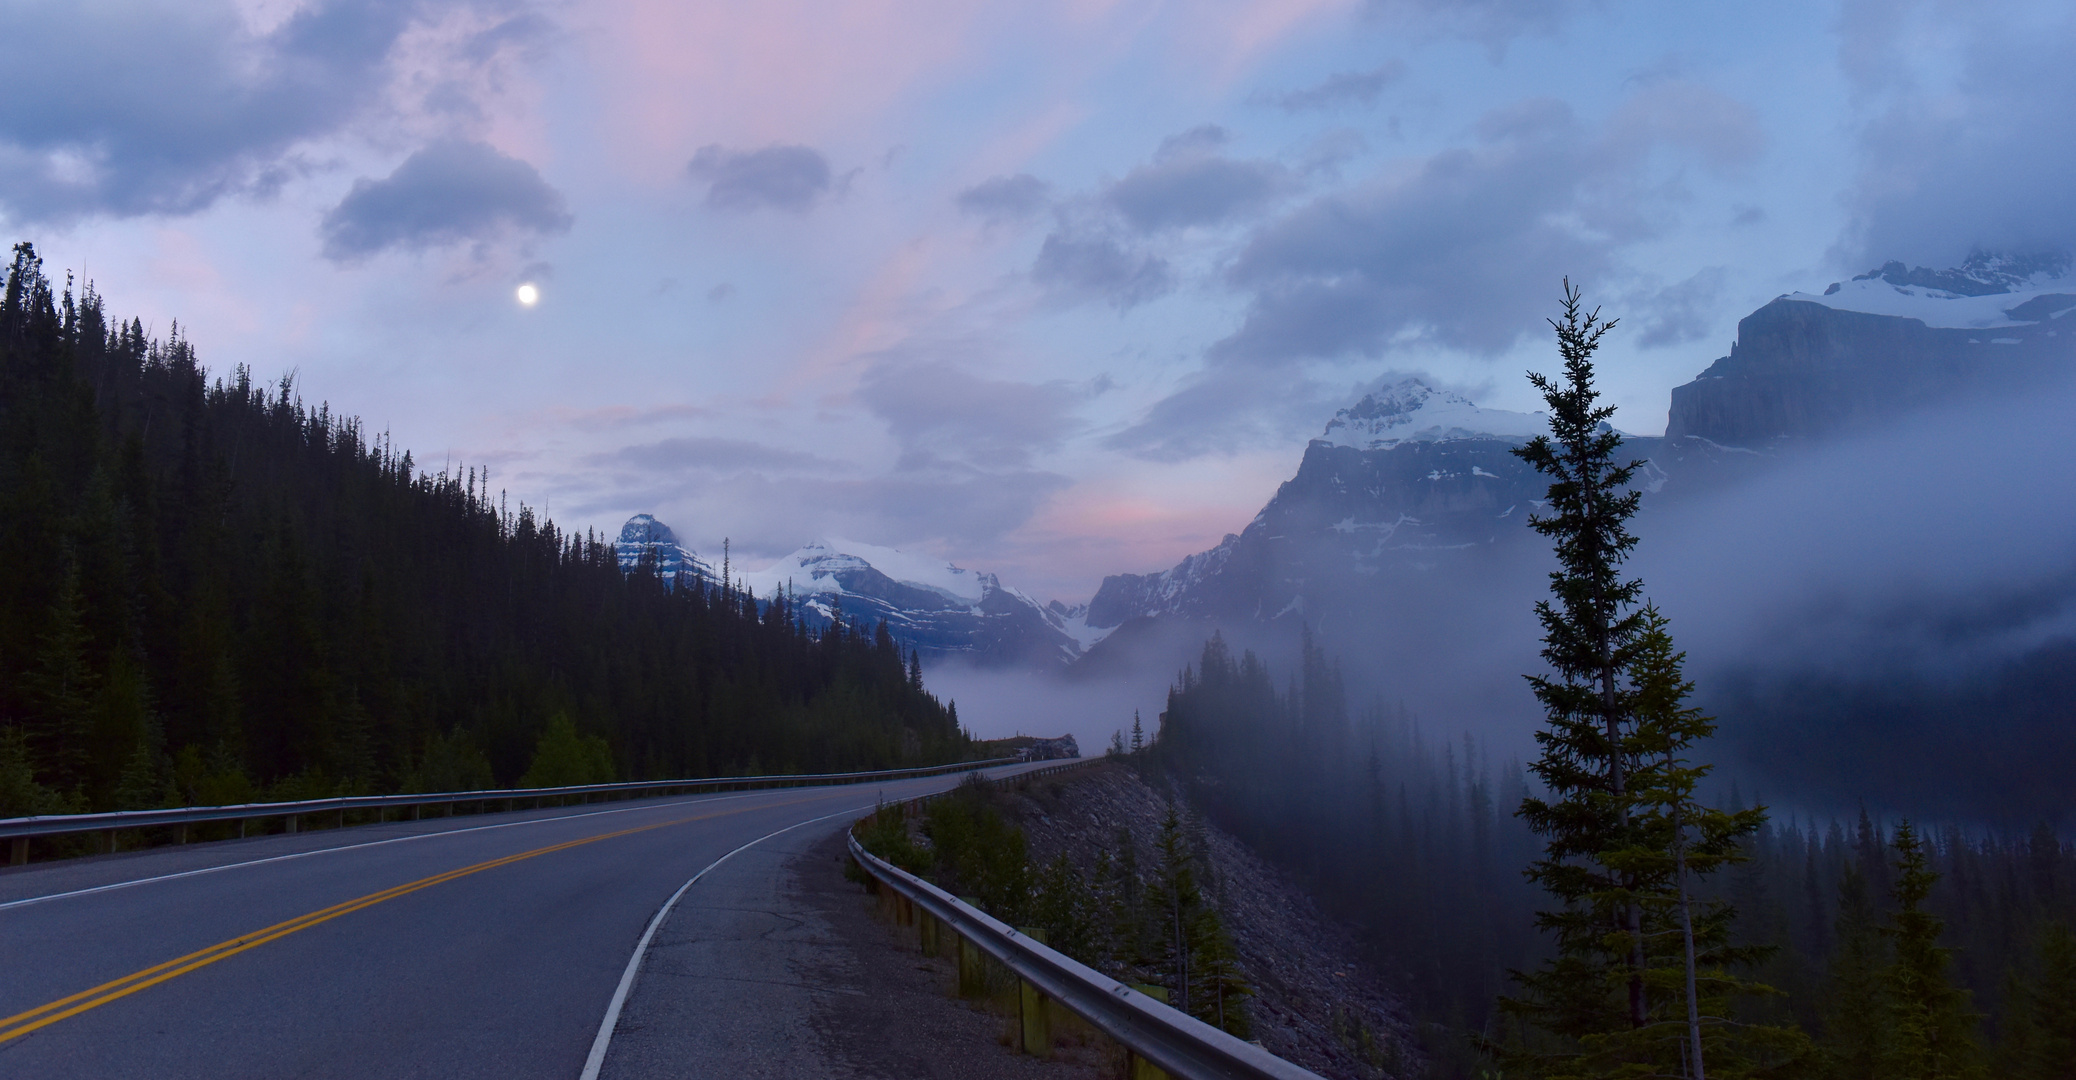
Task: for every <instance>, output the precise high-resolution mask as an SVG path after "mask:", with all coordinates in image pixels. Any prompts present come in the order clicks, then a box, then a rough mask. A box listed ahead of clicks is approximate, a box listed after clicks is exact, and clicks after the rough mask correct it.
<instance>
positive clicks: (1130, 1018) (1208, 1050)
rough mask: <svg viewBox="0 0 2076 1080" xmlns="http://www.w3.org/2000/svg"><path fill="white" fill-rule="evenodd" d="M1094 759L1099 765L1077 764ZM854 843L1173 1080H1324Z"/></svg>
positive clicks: (910, 894) (902, 890)
mask: <svg viewBox="0 0 2076 1080" xmlns="http://www.w3.org/2000/svg"><path fill="white" fill-rule="evenodd" d="M1088 760H1099V759H1082V760H1081V761H1075V762H1074V764H1081V763H1082V761H1088ZM1063 767H1064V766H1063ZM1044 771H1048V772H1049V771H1053V770H1044ZM1012 779H1022V777H1021V776H1019V777H1015V778H1012ZM849 841H850V852H851V857H852V858H854V859H856V860H857V861H858V865H859V866H861V867H864V869H865V872H866V873H868V874H871V875H872V876H873V877H874V878H876V879H878V881H879V882H880V884H881V885H882V886H884V887H886V888H890V889H892V890H894V892H895V893H896V894H898V895H899V896H901V897H903V898H905V899H906V900H907V901H909V902H910V903H912V904H914V905H915V906H916V907H918V908H920V909H921V910H922V912H923V913H924V914H926V915H928V916H930V917H931V918H934V919H936V920H937V922H938V923H940V924H942V925H943V926H946V927H949V928H950V929H951V930H952V931H953V932H954V933H956V934H958V936H959V937H960V938H963V939H964V940H966V941H968V942H971V943H972V944H973V945H974V947H976V948H978V949H979V950H980V951H982V952H984V953H986V954H987V955H988V956H991V957H993V958H994V959H995V960H996V962H998V963H1000V964H1002V965H1003V966H1004V967H1006V968H1008V969H1009V970H1010V971H1013V972H1015V973H1016V975H1017V977H1018V978H1020V979H1022V980H1023V981H1024V983H1025V984H1026V986H1027V987H1029V988H1030V990H1033V991H1035V992H1036V993H1037V994H1038V995H1040V996H1041V997H1043V998H1047V999H1050V1000H1053V1001H1056V1002H1059V1003H1060V1004H1061V1005H1063V1006H1065V1007H1066V1008H1068V1009H1070V1010H1072V1011H1073V1012H1074V1013H1075V1014H1076V1015H1078V1016H1080V1017H1081V1018H1082V1019H1084V1020H1086V1021H1088V1022H1089V1023H1090V1024H1092V1025H1094V1026H1095V1027H1096V1028H1097V1029H1098V1030H1100V1031H1102V1032H1103V1033H1104V1034H1106V1035H1108V1036H1110V1037H1111V1038H1113V1039H1116V1040H1117V1041H1118V1042H1120V1043H1123V1044H1124V1045H1125V1046H1126V1047H1127V1048H1129V1049H1130V1050H1131V1051H1132V1053H1134V1054H1137V1055H1138V1056H1140V1057H1142V1058H1144V1059H1146V1061H1148V1062H1149V1063H1151V1064H1153V1065H1155V1066H1158V1067H1159V1068H1161V1069H1162V1070H1164V1071H1166V1072H1167V1074H1168V1075H1169V1076H1173V1077H1182V1078H1185V1080H1199V1078H1202V1080H1212V1078H1217V1080H1228V1078H1230V1080H1241V1078H1246V1080H1320V1077H1319V1075H1318V1074H1317V1073H1314V1072H1312V1071H1310V1070H1308V1069H1304V1068H1301V1067H1299V1066H1297V1065H1294V1064H1292V1063H1290V1062H1288V1061H1285V1060H1283V1059H1282V1058H1279V1057H1277V1056H1276V1055H1274V1054H1271V1053H1269V1052H1268V1051H1267V1050H1264V1049H1262V1048H1261V1047H1259V1046H1256V1045H1254V1044H1253V1043H1250V1042H1244V1041H1242V1040H1240V1039H1238V1038H1235V1037H1233V1036H1232V1035H1229V1034H1227V1033H1226V1032H1223V1031H1220V1030H1219V1029H1217V1028H1215V1027H1212V1026H1211V1025H1210V1024H1207V1023H1204V1022H1203V1021H1202V1020H1198V1019H1197V1018H1196V1017H1193V1016H1190V1015H1189V1014H1187V1013H1184V1012H1182V1011H1181V1010H1179V1009H1174V1008H1171V1007H1169V1006H1168V1005H1167V1004H1166V1003H1165V1002H1162V1001H1159V1000H1156V999H1154V998H1152V997H1149V996H1147V995H1146V994H1143V993H1140V992H1139V991H1137V990H1134V989H1132V988H1131V987H1129V986H1126V985H1125V984H1123V983H1121V982H1118V981H1117V980H1116V979H1113V978H1110V977H1109V976H1107V975H1104V974H1102V973H1101V972H1098V971H1096V970H1095V969H1093V968H1090V967H1088V966H1087V965H1085V964H1082V963H1081V962H1080V961H1077V960H1074V959H1072V958H1071V957H1068V956H1066V955H1064V954H1061V953H1059V952H1056V951H1054V950H1053V949H1051V948H1050V947H1048V946H1046V945H1045V944H1044V943H1042V942H1039V941H1037V940H1035V939H1033V938H1032V937H1031V936H1030V935H1028V934H1023V933H1019V932H1017V931H1016V930H1015V929H1014V928H1012V927H1010V926H1009V925H1008V924H1006V923H1004V922H1002V921H1001V920H999V919H996V918H994V917H993V916H990V915H988V914H987V913H986V912H983V911H981V910H979V909H978V908H975V907H972V906H971V905H968V904H965V903H962V902H960V901H959V900H958V899H957V898H956V897H954V896H952V895H951V894H950V893H947V892H945V891H944V890H943V889H940V888H938V887H937V886H935V885H932V884H930V883H929V882H927V881H924V880H922V879H921V878H918V877H916V876H915V875H913V874H910V873H908V872H907V871H905V870H902V869H901V868H899V867H897V866H894V865H893V864H891V863H888V862H887V861H886V860H884V859H881V858H880V857H878V856H876V855H874V854H872V853H871V852H869V851H866V850H865V847H864V845H862V844H860V843H859V842H858V838H857V836H856V835H855V834H851V835H850V836H849Z"/></svg>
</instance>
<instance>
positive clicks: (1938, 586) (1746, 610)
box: [929, 381, 2076, 825]
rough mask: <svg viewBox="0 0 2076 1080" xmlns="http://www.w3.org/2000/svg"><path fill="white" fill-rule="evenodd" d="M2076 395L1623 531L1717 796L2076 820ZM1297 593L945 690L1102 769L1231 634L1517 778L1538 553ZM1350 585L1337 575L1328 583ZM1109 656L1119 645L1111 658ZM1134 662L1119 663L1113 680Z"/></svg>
mask: <svg viewBox="0 0 2076 1080" xmlns="http://www.w3.org/2000/svg"><path fill="white" fill-rule="evenodd" d="M2072 416H2076V383H2072V382H2068V381H2064V382H2060V383H2057V384H2055V385H2052V386H2048V387H2036V388H2034V389H2033V390H2032V392H2030V393H2028V394H2027V395H2025V396H2024V397H2021V398H2002V399H1975V400H1966V401H1956V402H1954V403H1952V404H1951V405H1950V406H1949V407H1946V408H1943V409H1939V410H1934V411H1928V412H1923V413H1918V414H1914V415H1910V416H1906V417H1903V418H1900V419H1898V420H1896V421H1894V422H1891V423H1888V424H1885V425H1883V426H1881V427H1879V428H1878V429H1870V430H1865V431H1863V432H1862V433H1861V434H1859V435H1856V436H1854V437H1850V438H1841V439H1834V440H1830V441H1826V442H1821V443H1810V444H1803V445H1788V446H1783V447H1780V448H1777V449H1776V450H1775V451H1773V452H1772V455H1771V457H1772V460H1771V461H1769V462H1766V463H1763V467H1761V468H1758V469H1753V470H1746V472H1745V477H1744V479H1742V480H1739V481H1737V482H1735V483H1724V484H1719V485H1716V486H1715V487H1713V488H1710V487H1708V486H1707V485H1706V484H1703V483H1700V482H1698V481H1696V480H1695V479H1693V478H1691V477H1684V476H1683V475H1682V474H1680V473H1678V472H1675V473H1674V475H1673V478H1672V481H1671V483H1670V484H1669V485H1668V486H1667V487H1666V488H1665V490H1664V491H1663V492H1662V493H1660V494H1657V495H1653V496H1650V497H1648V498H1647V499H1646V502H1645V509H1644V511H1643V512H1642V513H1641V514H1639V516H1638V518H1637V519H1636V521H1635V522H1634V528H1635V531H1636V532H1637V534H1638V535H1639V536H1640V537H1641V538H1642V539H1641V542H1640V544H1639V545H1638V548H1637V550H1636V554H1635V557H1634V559H1633V561H1632V563H1631V564H1630V565H1631V569H1632V570H1633V571H1634V573H1635V574H1636V575H1637V576H1638V577H1640V578H1641V579H1642V580H1643V581H1644V583H1645V593H1646V595H1647V596H1648V597H1649V598H1650V599H1651V600H1653V601H1654V602H1656V603H1657V604H1658V605H1659V607H1660V608H1661V609H1662V610H1664V611H1665V612H1666V614H1668V615H1669V616H1670V617H1671V619H1672V630H1673V633H1674V636H1675V638H1676V640H1677V641H1678V643H1679V645H1680V647H1682V648H1683V649H1685V650H1687V652H1688V654H1689V658H1688V670H1689V674H1690V675H1691V676H1692V677H1694V678H1695V680H1696V681H1697V683H1698V687H1699V689H1698V697H1699V700H1700V702H1701V703H1702V704H1703V705H1705V706H1706V707H1708V708H1709V709H1710V710H1711V711H1712V712H1713V713H1714V714H1715V715H1716V716H1717V717H1718V719H1719V721H1720V724H1721V728H1720V732H1719V735H1718V741H1717V744H1716V746H1717V751H1716V754H1715V756H1716V758H1717V760H1718V761H1720V762H1721V763H1722V765H1723V768H1722V771H1721V772H1720V773H1719V778H1720V779H1722V780H1723V781H1725V783H1726V784H1727V783H1729V782H1736V783H1738V784H1739V785H1741V786H1742V788H1743V790H1744V791H1745V792H1746V793H1747V797H1751V796H1758V797H1763V798H1765V799H1766V800H1767V801H1768V802H1770V803H1772V804H1773V805H1774V806H1776V807H1777V808H1779V809H1781V810H1783V811H1789V810H1793V811H1799V812H1802V813H1814V814H1818V815H1821V816H1832V815H1839V814H1852V813H1856V812H1857V810H1858V807H1859V806H1861V805H1866V806H1867V807H1868V808H1869V809H1872V810H1875V811H1877V812H1879V811H1887V812H1891V813H1908V814H1913V815H1923V816H1937V817H1942V818H1946V819H1949V820H1962V821H1969V822H1975V823H1980V824H2002V825H2011V824H2028V823H2030V822H2031V821H2033V820H2037V819H2042V818H2044V819H2047V820H2049V821H2052V822H2055V823H2057V824H2067V823H2068V821H2069V819H2070V817H2071V815H2072V812H2076V787H2072V786H2071V785H2068V784H2067V782H2066V777H2067V776H2068V775H2071V774H2072V772H2076V439H2072V438H2071V437H2070V435H2069V432H2068V429H2069V427H2070V424H2069V418H2070V417H2072ZM1325 547H1326V545H1325V543H1324V542H1322V545H1321V550H1319V551H1316V552H1311V553H1302V552H1301V553H1299V554H1297V555H1294V556H1293V557H1292V558H1293V561H1294V562H1297V563H1299V564H1300V565H1295V566H1293V567H1289V568H1284V569H1285V571H1286V572H1287V573H1288V575H1289V576H1290V577H1291V578H1292V580H1294V581H1296V582H1297V583H1298V589H1299V591H1300V594H1301V595H1302V596H1303V597H1304V605H1303V610H1302V612H1301V614H1302V620H1300V619H1299V618H1298V617H1296V616H1295V615H1292V616H1286V617H1285V618H1284V619H1282V620H1280V621H1279V622H1277V623H1276V624H1274V625H1273V626H1272V625H1269V624H1265V623H1261V622H1253V621H1250V622H1246V623H1227V624H1225V625H1223V626H1214V625H1212V624H1209V623H1180V622H1178V623H1168V624H1156V625H1155V626H1154V627H1151V628H1147V627H1137V628H1127V631H1124V632H1121V633H1120V637H1121V638H1124V637H1129V638H1130V639H1131V640H1130V642H1129V644H1128V645H1127V646H1126V647H1124V648H1110V649H1108V650H1107V651H1108V655H1107V656H1106V657H1105V661H1106V662H1105V663H1104V665H1103V666H1102V669H1101V671H1102V674H1100V675H1095V676H1090V675H1084V676H1083V677H1080V678H1056V677H1050V676H1044V675H1038V674H1032V673H1023V672H1018V673H1003V672H989V671H976V670H972V669H962V668H958V667H956V666H952V665H945V666H943V667H941V668H939V669H937V670H934V671H932V672H930V674H929V681H930V684H931V688H932V689H933V690H934V691H935V692H937V693H938V694H940V695H946V694H948V695H950V696H952V697H955V698H957V699H958V701H959V707H960V710H961V717H962V719H964V720H965V722H966V723H967V724H968V725H969V726H970V727H972V728H973V729H974V730H975V731H976V732H977V733H980V734H982V735H990V736H991V735H998V734H1010V733H1012V732H1015V731H1023V732H1025V733H1029V734H1040V735H1057V734H1061V733H1066V732H1071V733H1073V734H1074V735H1075V737H1076V738H1077V740H1079V741H1080V743H1081V745H1082V748H1083V750H1084V752H1086V753H1096V752H1100V750H1101V749H1102V748H1103V746H1104V745H1106V744H1107V742H1108V740H1109V737H1110V734H1111V732H1112V731H1114V730H1117V729H1120V728H1124V729H1129V727H1130V724H1131V716H1132V710H1134V709H1138V710H1140V711H1141V712H1142V715H1143V717H1144V722H1145V725H1146V727H1147V729H1148V731H1149V733H1150V732H1151V731H1152V730H1153V728H1154V726H1155V724H1156V719H1155V718H1156V717H1157V716H1158V714H1159V712H1160V710H1161V708H1162V706H1163V704H1164V702H1165V695H1166V691H1167V688H1168V687H1169V686H1170V685H1172V684H1173V682H1174V680H1175V676H1176V674H1177V672H1178V671H1179V670H1180V669H1181V667H1182V666H1183V665H1184V664H1185V663H1188V662H1190V661H1192V660H1193V659H1195V657H1196V654H1197V653H1198V651H1199V650H1200V649H1201V648H1202V643H1203V641H1204V639H1205V638H1206V637H1208V636H1209V635H1210V633H1211V632H1212V631H1213V630H1214V629H1216V630H1219V631H1220V632H1222V633H1223V634H1224V635H1225V636H1226V638H1227V640H1228V641H1229V642H1230V643H1232V645H1233V647H1234V650H1235V652H1238V651H1239V650H1240V649H1242V648H1252V649H1254V650H1255V651H1256V652H1258V653H1260V654H1261V655H1263V657H1264V658H1265V659H1267V660H1268V661H1269V662H1270V664H1271V666H1272V668H1275V669H1277V670H1285V671H1287V670H1290V668H1289V663H1288V660H1289V658H1290V657H1291V656H1293V655H1295V652H1296V639H1297V637H1298V634H1299V632H1300V629H1301V628H1302V627H1309V628H1310V630H1311V631H1312V632H1313V633H1314V634H1315V635H1316V636H1317V638H1318V640H1319V642H1320V643H1321V645H1322V646H1323V648H1324V649H1325V651H1326V652H1327V653H1328V654H1329V655H1330V656H1332V657H1334V658H1335V659H1336V660H1337V661H1338V662H1339V664H1340V665H1341V667H1342V670H1343V672H1344V674H1345V677H1346V679H1347V684H1348V696H1349V699H1350V701H1351V702H1352V703H1355V704H1356V705H1357V710H1356V711H1357V712H1358V713H1360V712H1362V711H1363V709H1364V707H1365V706H1367V705H1368V704H1370V703H1379V704H1383V705H1385V706H1388V707H1390V708H1392V709H1394V710H1398V709H1401V708H1402V709H1403V710H1404V711H1406V712H1408V713H1410V714H1412V715H1413V716H1415V717H1417V718H1418V719H1419V721H1420V723H1421V724H1422V725H1423V726H1424V727H1425V728H1426V729H1427V730H1430V731H1433V732H1436V733H1437V734H1442V733H1446V732H1464V733H1469V734H1471V735H1473V736H1475V737H1477V738H1478V739H1480V740H1481V741H1482V742H1483V743H1484V744H1485V745H1486V746H1487V747H1488V748H1489V750H1490V751H1491V752H1492V753H1493V754H1495V755H1497V756H1499V757H1501V758H1506V757H1512V758H1516V759H1526V758H1527V757H1528V756H1530V755H1531V754H1532V753H1533V745H1532V743H1531V741H1530V739H1529V736H1530V734H1531V733H1532V732H1533V730H1534V729H1535V727H1536V725H1537V724H1538V723H1539V721H1540V719H1541V717H1540V713H1539V711H1538V709H1537V706H1536V704H1535V702H1534V700H1533V698H1532V697H1531V696H1530V694H1529V691H1528V687H1527V685H1526V684H1525V682H1524V680H1523V679H1522V676H1523V675H1524V674H1527V673H1530V672H1538V671H1540V670H1542V664H1541V661H1540V659H1539V658H1538V655H1537V653H1538V651H1539V649H1540V642H1539V638H1540V633H1541V632H1540V628H1539V627H1538V625H1537V623H1536V620H1535V616H1534V613H1533V605H1534V603H1535V602H1536V601H1537V600H1539V599H1541V598H1543V597H1544V596H1545V595H1546V590H1547V578H1546V576H1545V575H1546V574H1547V573H1548V572H1549V570H1550V569H1551V568H1552V566H1553V562H1552V560H1551V558H1550V556H1549V553H1548V550H1547V548H1546V546H1545V545H1544V542H1543V541H1542V539H1541V538H1540V537H1537V536H1534V535H1533V534H1530V533H1528V532H1527V530H1526V529H1525V528H1524V529H1523V532H1522V535H1521V536H1520V538H1519V542H1515V543H1506V542H1502V543H1499V544H1494V545H1491V546H1490V547H1489V548H1485V549H1478V550H1461V551H1439V552H1433V553H1431V554H1432V558H1427V557H1425V556H1422V557H1421V558H1422V561H1423V563H1424V565H1421V566H1418V567H1415V568H1411V569H1407V568H1405V567H1387V568H1386V569H1384V570H1382V571H1379V572H1376V573H1364V572H1350V571H1349V570H1347V569H1346V568H1347V567H1348V566H1349V564H1348V562H1347V560H1346V557H1345V555H1341V556H1334V555H1333V554H1332V553H1331V552H1328V551H1327V550H1325ZM1334 566H1338V567H1341V568H1343V569H1341V570H1340V571H1339V572H1338V574H1337V575H1335V574H1328V573H1326V572H1325V571H1324V569H1323V568H1327V567H1334ZM1118 644H1120V645H1122V644H1125V643H1123V642H1119V643H1118ZM1121 657H1122V658H1125V659H1122V660H1121Z"/></svg>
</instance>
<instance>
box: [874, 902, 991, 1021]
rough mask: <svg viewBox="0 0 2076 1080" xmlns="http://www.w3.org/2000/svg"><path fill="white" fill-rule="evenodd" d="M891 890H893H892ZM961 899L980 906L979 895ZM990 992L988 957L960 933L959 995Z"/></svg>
mask: <svg viewBox="0 0 2076 1080" xmlns="http://www.w3.org/2000/svg"><path fill="white" fill-rule="evenodd" d="M890 891H891V890H890ZM959 899H960V900H961V901H962V902H964V903H966V904H968V905H970V906H972V907H979V906H980V900H979V898H977V897H972V896H962V897H959ZM987 992H988V957H987V954H986V953H984V952H981V951H980V946H978V945H975V944H974V943H973V942H972V941H971V940H970V939H968V938H967V937H966V936H965V935H963V934H961V935H959V996H960V997H962V998H977V997H983V996H985V995H986V994H987Z"/></svg>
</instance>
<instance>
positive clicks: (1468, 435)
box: [1314, 378, 1550, 450]
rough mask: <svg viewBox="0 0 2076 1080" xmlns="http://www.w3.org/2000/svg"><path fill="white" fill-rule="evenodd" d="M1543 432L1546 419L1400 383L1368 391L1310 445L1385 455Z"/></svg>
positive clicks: (1418, 384)
mask: <svg viewBox="0 0 2076 1080" xmlns="http://www.w3.org/2000/svg"><path fill="white" fill-rule="evenodd" d="M1549 430H1550V418H1549V416H1548V415H1547V414H1544V413H1539V412H1535V413H1524V412H1510V411H1508V410H1505V409H1487V408H1482V407H1480V406H1478V405H1477V404H1476V403H1474V402H1472V401H1471V400H1470V399H1469V398H1466V397H1464V396H1463V395H1461V394H1454V393H1450V392H1449V391H1447V390H1437V389H1435V388H1434V387H1432V386H1429V385H1427V384H1426V383H1424V382H1422V381H1420V380H1419V379H1412V378H1401V379H1396V380H1392V381H1386V382H1382V383H1379V384H1378V385H1376V386H1373V387H1371V388H1370V389H1369V390H1367V391H1366V392H1365V393H1364V394H1363V396H1362V400H1360V401H1357V402H1356V403H1355V404H1353V405H1350V406H1348V407H1347V408H1345V409H1342V410H1341V411H1339V412H1337V413H1335V414H1334V418H1333V419H1332V420H1329V421H1327V423H1326V431H1325V432H1324V433H1323V434H1321V435H1320V437H1319V438H1318V439H1316V440H1314V441H1315V442H1323V443H1326V444H1327V445H1329V446H1350V447H1354V448H1355V449H1357V450H1388V449H1390V448H1391V447H1394V446H1397V445H1399V444H1401V443H1410V442H1450V441H1454V440H1458V439H1532V438H1534V437H1535V436H1537V435H1545V434H1548V433H1549Z"/></svg>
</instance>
